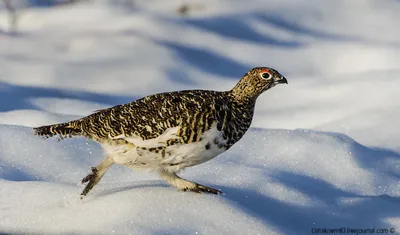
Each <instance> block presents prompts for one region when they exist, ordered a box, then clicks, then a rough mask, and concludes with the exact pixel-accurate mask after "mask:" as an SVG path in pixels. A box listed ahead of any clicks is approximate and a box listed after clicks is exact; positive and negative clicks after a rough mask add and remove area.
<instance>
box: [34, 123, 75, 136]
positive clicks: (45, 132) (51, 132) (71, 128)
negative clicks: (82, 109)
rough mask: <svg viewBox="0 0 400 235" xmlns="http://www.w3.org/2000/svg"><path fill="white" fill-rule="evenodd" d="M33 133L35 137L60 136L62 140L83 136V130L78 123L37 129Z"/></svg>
mask: <svg viewBox="0 0 400 235" xmlns="http://www.w3.org/2000/svg"><path fill="white" fill-rule="evenodd" d="M33 131H34V134H35V135H39V136H43V137H44V138H50V137H52V136H55V135H58V137H59V138H60V139H65V138H70V137H72V136H74V135H81V134H82V130H81V129H80V128H79V126H78V123H77V121H72V122H66V123H60V124H54V125H49V126H40V127H35V128H33Z"/></svg>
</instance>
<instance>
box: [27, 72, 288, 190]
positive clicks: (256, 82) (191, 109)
mask: <svg viewBox="0 0 400 235" xmlns="http://www.w3.org/2000/svg"><path fill="white" fill-rule="evenodd" d="M282 83H286V84H287V83H288V81H287V79H286V78H285V77H284V76H283V75H281V74H280V73H279V72H278V71H277V70H275V69H273V68H270V67H255V68H252V69H251V70H249V71H248V72H247V73H245V74H244V76H242V78H241V79H240V80H239V81H238V83H237V84H236V85H235V86H234V87H233V88H232V89H231V90H229V91H213V90H183V91H174V92H165V93H159V94H154V95H149V96H146V97H144V98H141V99H138V100H135V101H132V102H130V103H127V104H122V105H117V106H114V107H111V108H106V109H102V110H98V111H95V112H93V113H92V114H91V115H89V116H87V117H83V118H81V119H77V120H73V121H70V122H65V123H60V124H53V125H46V126H40V127H35V128H33V132H34V134H36V135H38V136H42V137H43V138H49V137H53V136H58V138H59V139H61V140H62V139H64V138H70V137H74V136H83V137H86V138H88V139H91V140H94V141H95V142H98V143H99V144H100V145H101V146H102V148H103V150H104V152H105V158H104V160H103V161H102V162H101V163H100V164H99V165H97V166H96V167H92V169H91V173H90V174H88V175H87V176H86V177H84V178H83V179H82V181H81V182H82V184H86V185H85V187H84V189H83V191H82V193H81V196H82V197H83V196H86V195H87V194H88V193H89V192H90V190H91V189H92V188H93V187H94V186H95V185H96V184H97V183H99V181H100V180H101V179H102V177H103V176H104V174H105V173H106V172H107V170H108V169H109V168H110V167H111V166H112V165H113V164H121V165H124V166H127V167H129V168H132V169H147V170H151V171H155V172H157V173H158V174H159V176H160V177H161V178H162V179H164V180H165V181H167V182H168V183H169V184H170V185H172V186H174V187H176V188H177V189H178V190H180V191H191V192H197V193H211V194H222V191H221V190H219V189H215V188H212V187H208V186H205V185H202V184H199V183H196V182H192V181H190V180H186V179H183V178H181V177H180V176H179V175H178V173H179V172H181V171H182V170H183V169H185V168H187V167H191V166H195V165H198V164H201V163H204V162H207V161H209V160H211V159H213V158H215V157H216V156H218V155H220V154H221V153H223V152H225V151H227V150H228V149H230V148H231V147H232V145H234V144H235V143H236V142H238V141H239V140H240V139H241V138H242V137H243V136H244V134H245V133H246V132H247V130H248V129H249V128H250V125H251V123H252V119H253V115H254V108H255V104H256V100H257V98H258V97H259V96H260V95H261V94H262V93H263V92H264V91H267V90H269V89H270V88H272V87H274V86H276V85H277V84H282Z"/></svg>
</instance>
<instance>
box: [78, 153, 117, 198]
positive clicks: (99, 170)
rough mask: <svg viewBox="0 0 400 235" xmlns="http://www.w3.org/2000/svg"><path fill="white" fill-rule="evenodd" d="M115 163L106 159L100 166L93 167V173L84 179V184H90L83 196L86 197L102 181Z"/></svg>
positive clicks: (84, 190)
mask: <svg viewBox="0 0 400 235" xmlns="http://www.w3.org/2000/svg"><path fill="white" fill-rule="evenodd" d="M113 163H114V161H113V160H112V159H111V158H109V157H106V158H105V159H104V160H103V161H102V162H101V163H100V164H99V165H98V166H96V167H92V173H91V174H89V175H87V176H86V177H85V178H83V179H82V184H84V183H86V182H88V184H87V185H86V187H85V188H84V189H83V191H82V193H81V195H82V196H86V194H88V193H89V191H90V190H91V189H92V188H93V187H94V186H95V185H96V184H97V183H98V182H99V181H100V180H101V178H102V177H103V175H104V174H105V173H106V171H107V170H108V169H109V168H110V167H111V165H112V164H113Z"/></svg>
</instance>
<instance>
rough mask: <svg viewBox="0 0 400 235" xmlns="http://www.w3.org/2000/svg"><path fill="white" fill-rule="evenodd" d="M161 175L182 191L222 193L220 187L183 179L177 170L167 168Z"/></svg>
mask: <svg viewBox="0 0 400 235" xmlns="http://www.w3.org/2000/svg"><path fill="white" fill-rule="evenodd" d="M160 176H161V178H163V179H164V180H166V181H167V182H168V183H169V184H171V185H173V186H175V187H176V188H178V189H179V190H182V191H192V192H196V193H213V194H222V192H221V191H220V190H218V189H214V188H210V187H207V186H204V185H201V184H198V183H195V182H191V181H189V180H185V179H182V178H181V177H179V176H178V175H177V174H176V173H175V172H169V171H165V170H161V171H160Z"/></svg>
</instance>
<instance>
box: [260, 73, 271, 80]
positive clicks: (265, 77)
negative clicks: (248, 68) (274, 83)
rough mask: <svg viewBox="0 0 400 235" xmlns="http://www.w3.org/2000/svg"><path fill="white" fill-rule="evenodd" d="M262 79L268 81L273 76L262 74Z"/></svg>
mask: <svg viewBox="0 0 400 235" xmlns="http://www.w3.org/2000/svg"><path fill="white" fill-rule="evenodd" d="M261 77H262V78H264V79H268V78H270V77H271V74H269V73H262V74H261Z"/></svg>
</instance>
